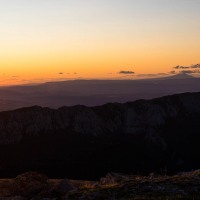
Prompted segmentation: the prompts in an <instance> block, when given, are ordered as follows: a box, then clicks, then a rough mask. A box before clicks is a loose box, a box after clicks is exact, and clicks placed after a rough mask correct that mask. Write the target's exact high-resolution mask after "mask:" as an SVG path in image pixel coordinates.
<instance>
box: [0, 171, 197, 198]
mask: <svg viewBox="0 0 200 200" xmlns="http://www.w3.org/2000/svg"><path fill="white" fill-rule="evenodd" d="M4 199H5V200H57V199H60V200H104V199H111V200H115V199H119V200H126V199H128V200H134V199H138V200H139V199H148V200H149V199H166V200H167V199H192V200H198V199H200V170H196V171H192V172H187V173H186V172H185V173H179V174H177V175H174V176H167V175H162V176H161V175H157V174H154V173H152V174H150V175H149V176H146V177H145V176H139V175H135V176H134V175H131V176H127V175H122V174H117V173H109V174H107V175H106V176H105V177H103V178H101V179H100V180H99V181H73V180H67V179H62V180H61V179H59V180H55V179H53V180H52V179H48V178H47V177H46V176H45V175H42V174H38V173H36V172H29V173H25V174H22V175H19V176H17V177H16V178H14V179H2V180H0V200H4Z"/></svg>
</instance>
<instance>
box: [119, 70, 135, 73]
mask: <svg viewBox="0 0 200 200" xmlns="http://www.w3.org/2000/svg"><path fill="white" fill-rule="evenodd" d="M119 74H135V72H133V71H124V70H122V71H120V72H119Z"/></svg>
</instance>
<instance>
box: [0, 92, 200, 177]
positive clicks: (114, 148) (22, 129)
mask: <svg viewBox="0 0 200 200" xmlns="http://www.w3.org/2000/svg"><path fill="white" fill-rule="evenodd" d="M199 122H200V93H185V94H178V95H173V96H166V97H162V98H158V99H153V100H139V101H135V102H128V103H125V104H119V103H113V104H111V103H110V104H105V105H103V106H98V107H86V106H74V107H62V108H59V109H50V108H42V107H37V106H35V107H29V108H22V109H18V110H15V111H8V112H1V113H0V166H1V168H0V176H1V177H4V176H14V175H16V174H18V173H19V172H24V171H26V170H39V171H42V172H45V173H47V174H48V175H50V176H53V177H62V176H68V175H70V176H71V177H72V178H80V177H81V178H84V179H85V178H86V179H87V178H92V179H96V178H98V177H100V176H102V175H103V174H104V173H106V172H108V171H122V172H128V173H129V172H142V173H149V172H151V171H155V170H157V171H158V170H163V169H165V168H167V170H168V171H169V172H170V173H171V172H172V173H174V172H176V171H179V170H187V169H194V168H199V167H200V161H199V159H198V153H199V152H200V147H199V139H200V134H199V130H200V123H199Z"/></svg>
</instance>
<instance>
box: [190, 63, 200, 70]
mask: <svg viewBox="0 0 200 200" xmlns="http://www.w3.org/2000/svg"><path fill="white" fill-rule="evenodd" d="M190 68H192V69H197V68H200V64H196V65H192V66H191V67H190Z"/></svg>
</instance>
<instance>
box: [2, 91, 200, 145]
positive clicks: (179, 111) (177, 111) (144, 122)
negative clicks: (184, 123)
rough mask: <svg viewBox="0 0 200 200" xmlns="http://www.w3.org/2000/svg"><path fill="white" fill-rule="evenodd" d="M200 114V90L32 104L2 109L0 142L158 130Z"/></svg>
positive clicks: (153, 131)
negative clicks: (90, 102)
mask: <svg viewBox="0 0 200 200" xmlns="http://www.w3.org/2000/svg"><path fill="white" fill-rule="evenodd" d="M197 114H200V93H186V94H180V95H173V96H166V97H163V98H158V99H153V100H139V101H136V102H129V103H125V104H118V103H113V104H106V105H103V106H99V107H85V106H74V107H62V108H59V109H57V110H54V109H49V108H42V107H38V106H35V107H29V108H22V109H18V110H15V111H8V112H2V113H0V143H1V144H9V143H18V142H20V141H21V140H22V139H23V137H25V136H40V135H45V134H49V133H56V134H57V132H60V131H62V133H63V132H64V133H65V134H66V135H67V134H70V133H77V134H87V135H91V136H98V137H100V136H106V135H115V134H120V135H127V134H131V135H135V134H140V133H145V134H147V135H149V134H156V133H158V132H159V129H161V128H162V127H163V126H165V125H167V123H168V122H169V121H181V120H182V119H184V118H186V117H189V116H193V115H197Z"/></svg>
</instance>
